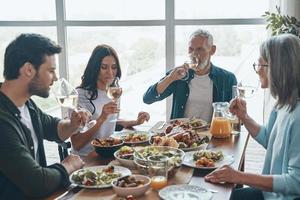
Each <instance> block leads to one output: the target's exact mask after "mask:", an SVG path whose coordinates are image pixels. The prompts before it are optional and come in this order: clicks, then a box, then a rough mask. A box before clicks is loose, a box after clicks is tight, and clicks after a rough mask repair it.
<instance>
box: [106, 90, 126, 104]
mask: <svg viewBox="0 0 300 200" xmlns="http://www.w3.org/2000/svg"><path fill="white" fill-rule="evenodd" d="M107 95H108V97H109V98H110V99H111V100H113V101H114V102H117V101H118V100H119V98H120V97H121V95H122V88H120V87H108V91H107Z"/></svg>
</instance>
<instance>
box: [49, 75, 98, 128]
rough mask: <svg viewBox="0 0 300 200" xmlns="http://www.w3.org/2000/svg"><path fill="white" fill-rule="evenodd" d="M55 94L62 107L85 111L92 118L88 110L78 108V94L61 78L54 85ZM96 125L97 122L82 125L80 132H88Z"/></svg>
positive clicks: (92, 121)
mask: <svg viewBox="0 0 300 200" xmlns="http://www.w3.org/2000/svg"><path fill="white" fill-rule="evenodd" d="M53 93H54V95H55V98H56V100H57V102H58V103H59V105H60V106H61V107H64V108H69V109H71V110H81V111H85V112H87V113H88V114H89V115H90V116H91V114H90V112H89V111H88V110H86V109H83V108H80V107H78V92H77V91H76V89H75V88H74V87H73V86H72V85H71V84H70V83H69V82H68V81H67V80H66V79H64V78H60V79H59V80H58V81H57V82H56V83H54V86H53ZM95 124H96V120H91V121H89V122H87V123H84V124H82V125H80V127H79V129H78V131H79V132H86V131H87V130H89V129H90V128H92V127H93V126H94V125H95Z"/></svg>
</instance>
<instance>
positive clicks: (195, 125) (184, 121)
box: [166, 117, 208, 132]
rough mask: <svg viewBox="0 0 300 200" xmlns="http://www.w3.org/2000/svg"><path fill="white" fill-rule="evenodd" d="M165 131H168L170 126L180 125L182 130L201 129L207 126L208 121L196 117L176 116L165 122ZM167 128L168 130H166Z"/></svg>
mask: <svg viewBox="0 0 300 200" xmlns="http://www.w3.org/2000/svg"><path fill="white" fill-rule="evenodd" d="M167 125H169V126H167V127H166V132H168V131H170V129H171V127H172V128H176V127H181V128H182V129H184V130H188V129H201V128H205V127H207V125H208V123H207V122H206V121H204V120H202V119H198V118H194V117H193V118H177V119H172V120H169V121H168V122H167ZM168 129H169V130H168Z"/></svg>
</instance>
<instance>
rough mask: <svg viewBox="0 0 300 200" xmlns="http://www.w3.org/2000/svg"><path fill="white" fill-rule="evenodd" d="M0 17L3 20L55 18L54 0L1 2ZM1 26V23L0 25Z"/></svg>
mask: <svg viewBox="0 0 300 200" xmlns="http://www.w3.org/2000/svg"><path fill="white" fill-rule="evenodd" d="M0 19H1V21H2V20H5V21H44V20H55V19H56V17H55V1H54V0H43V1H40V0H26V1H20V0H9V1H5V2H3V1H2V2H1V6H0ZM0 26H1V25H0Z"/></svg>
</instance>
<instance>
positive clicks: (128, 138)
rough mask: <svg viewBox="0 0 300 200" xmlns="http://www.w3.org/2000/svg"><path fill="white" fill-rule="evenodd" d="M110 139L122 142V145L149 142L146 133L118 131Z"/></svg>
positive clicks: (148, 135) (147, 133)
mask: <svg viewBox="0 0 300 200" xmlns="http://www.w3.org/2000/svg"><path fill="white" fill-rule="evenodd" d="M112 137H114V138H118V139H121V140H123V141H124V144H128V145H136V144H142V143H145V142H149V139H150V134H149V132H147V131H119V132H115V133H114V134H113V135H112Z"/></svg>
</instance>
